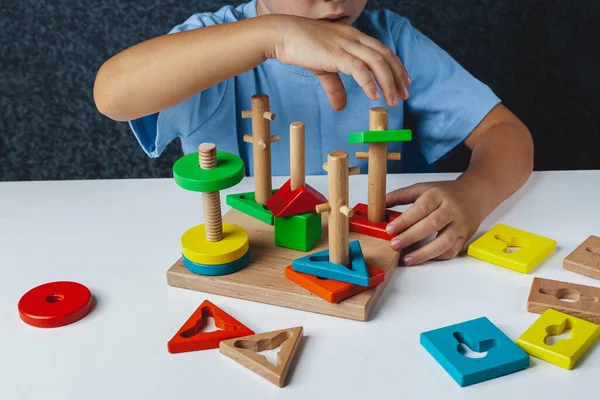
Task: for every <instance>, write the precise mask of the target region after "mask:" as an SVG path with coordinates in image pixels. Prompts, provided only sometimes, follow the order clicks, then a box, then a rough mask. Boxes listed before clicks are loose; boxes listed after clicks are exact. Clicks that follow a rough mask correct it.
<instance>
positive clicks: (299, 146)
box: [290, 122, 306, 190]
mask: <svg viewBox="0 0 600 400" xmlns="http://www.w3.org/2000/svg"><path fill="white" fill-rule="evenodd" d="M305 150H306V149H305V127H304V124H303V123H302V122H292V123H291V124H290V175H291V178H290V180H291V182H290V183H291V187H290V189H291V190H296V189H298V188H301V187H303V186H304V185H305V183H306V182H305V177H306V169H305V163H306V161H305V160H306V158H305V157H306V155H305Z"/></svg>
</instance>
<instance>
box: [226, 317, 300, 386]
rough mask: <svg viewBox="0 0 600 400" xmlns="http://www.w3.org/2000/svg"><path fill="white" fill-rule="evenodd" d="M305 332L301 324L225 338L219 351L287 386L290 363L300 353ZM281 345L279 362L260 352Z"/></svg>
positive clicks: (259, 373)
mask: <svg viewBox="0 0 600 400" xmlns="http://www.w3.org/2000/svg"><path fill="white" fill-rule="evenodd" d="M302 331H303V328H302V327H301V326H298V327H295V328H289V329H281V330H278V331H272V332H265V333H259V334H257V335H250V336H245V337H241V338H237V339H232V340H225V341H222V342H221V343H220V345H219V351H220V352H221V354H223V355H225V356H227V357H229V358H231V359H232V360H234V361H236V362H238V363H239V364H241V365H243V366H244V367H246V368H248V369H250V370H251V371H253V372H255V373H257V374H258V375H260V376H262V377H263V378H265V379H266V380H268V381H269V382H271V383H273V384H275V385H277V386H279V387H284V386H285V384H286V378H287V375H288V373H289V370H290V366H291V364H292V361H293V360H294V357H295V356H296V353H297V352H298V348H299V345H300V341H301V339H302ZM279 346H281V349H280V350H279V352H278V353H277V365H272V364H270V363H269V361H268V360H267V359H266V357H265V356H263V355H261V354H258V353H259V352H261V351H265V350H274V349H276V348H278V347H279Z"/></svg>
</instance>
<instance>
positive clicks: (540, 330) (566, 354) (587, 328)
mask: <svg viewBox="0 0 600 400" xmlns="http://www.w3.org/2000/svg"><path fill="white" fill-rule="evenodd" d="M568 329H570V330H571V337H570V338H568V339H562V340H559V341H558V342H556V343H555V344H554V345H548V344H546V337H548V336H556V335H560V334H562V333H564V332H565V331H566V330H568ZM599 337H600V327H599V326H598V325H596V324H593V323H591V322H588V321H585V320H583V319H580V318H576V317H573V316H571V315H568V314H564V313H561V312H559V311H556V310H553V309H551V308H549V309H548V310H546V311H545V312H544V313H543V314H542V315H541V316H540V317H539V318H538V319H537V321H535V322H534V324H533V325H531V326H530V327H529V329H527V330H526V331H525V333H523V334H522V335H521V337H519V338H518V339H517V345H518V346H519V347H521V348H522V349H523V350H524V351H525V352H526V353H527V354H529V355H530V356H533V357H536V358H539V359H542V360H544V361H548V362H549V363H552V364H555V365H558V366H559V367H562V368H566V369H571V368H573V367H574V366H575V364H577V361H579V359H580V358H581V357H582V356H583V355H584V354H585V353H586V352H587V351H588V350H589V348H590V347H591V346H592V345H593V344H594V342H595V341H596V340H597V339H598V338H599Z"/></svg>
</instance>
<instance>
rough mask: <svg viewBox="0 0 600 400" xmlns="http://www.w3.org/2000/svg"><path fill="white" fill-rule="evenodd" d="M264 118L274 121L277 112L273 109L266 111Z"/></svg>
mask: <svg viewBox="0 0 600 400" xmlns="http://www.w3.org/2000/svg"><path fill="white" fill-rule="evenodd" d="M263 118H264V119H268V120H269V121H273V120H274V119H275V114H273V113H272V112H271V111H265V112H264V113H263Z"/></svg>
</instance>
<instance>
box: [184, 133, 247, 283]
mask: <svg viewBox="0 0 600 400" xmlns="http://www.w3.org/2000/svg"><path fill="white" fill-rule="evenodd" d="M173 175H174V177H175V182H177V184H179V186H181V187H182V188H184V189H187V190H192V191H196V192H202V208H203V210H204V224H201V225H197V226H195V227H193V228H191V229H188V230H187V231H186V232H185V233H184V234H183V236H182V237H181V252H182V257H181V258H182V261H183V264H184V265H185V267H186V268H187V269H189V270H190V271H192V272H194V273H197V274H202V275H224V274H230V273H232V272H235V271H239V270H240V269H242V268H244V267H245V266H246V265H247V264H248V260H249V256H250V254H249V248H250V246H249V241H248V234H247V233H246V231H245V230H244V229H243V228H241V227H239V226H237V225H235V224H231V223H228V222H225V223H223V221H222V217H221V198H220V196H219V191H220V190H223V189H227V188H230V187H232V186H234V185H236V184H238V183H239V182H240V181H241V180H242V178H243V177H244V163H243V161H242V159H241V158H239V157H237V156H235V155H233V154H229V153H224V152H217V150H216V146H215V145H214V144H212V143H202V144H201V145H200V146H198V152H197V153H192V154H188V155H187V156H184V157H182V158H180V159H179V160H177V162H176V163H175V164H174V165H173Z"/></svg>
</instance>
